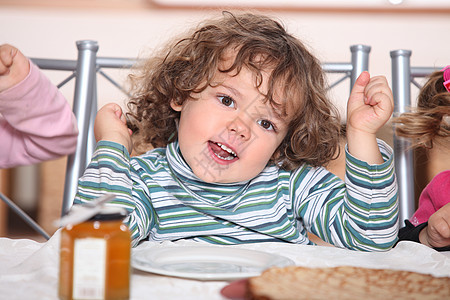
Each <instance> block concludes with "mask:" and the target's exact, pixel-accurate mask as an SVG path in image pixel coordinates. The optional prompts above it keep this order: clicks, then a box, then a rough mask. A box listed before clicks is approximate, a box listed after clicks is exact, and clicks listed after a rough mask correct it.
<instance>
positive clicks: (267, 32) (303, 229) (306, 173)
mask: <svg viewBox="0 0 450 300" xmlns="http://www.w3.org/2000/svg"><path fill="white" fill-rule="evenodd" d="M132 79H133V82H134V97H132V99H131V100H130V102H129V109H130V111H129V114H128V117H129V118H128V120H129V122H128V124H129V126H128V127H127V122H126V117H125V115H124V113H123V112H122V110H121V109H120V107H119V106H118V105H116V104H107V105H106V106H104V107H103V108H102V109H100V110H99V112H98V114H97V118H96V121H95V136H96V139H97V140H98V145H97V148H96V151H95V153H94V155H93V158H92V161H91V163H90V165H89V166H88V168H87V170H86V172H85V173H84V175H83V176H82V178H80V180H79V186H78V192H77V196H76V199H75V203H76V204H79V203H84V202H88V201H91V200H92V199H94V198H95V197H98V196H100V195H102V194H104V193H113V194H115V195H116V199H115V201H113V202H111V203H110V204H109V205H116V206H121V207H125V208H126V209H127V210H128V211H129V216H128V218H127V220H125V222H126V223H127V224H128V226H129V228H130V230H131V233H132V238H133V245H137V244H138V242H139V241H141V240H144V239H145V240H151V241H164V240H172V241H175V240H180V239H191V240H195V241H203V242H209V243H217V244H238V243H253V242H276V241H278V242H289V243H298V244H313V243H312V242H311V241H309V239H308V237H307V231H308V232H312V233H314V234H316V235H317V236H319V237H320V238H321V239H322V240H324V241H326V242H328V243H331V244H333V245H336V246H338V247H346V248H349V249H356V250H365V251H373V250H386V249H389V248H391V247H392V246H393V245H394V244H395V242H396V240H397V233H398V226H397V222H398V207H397V185H396V180H395V175H394V166H393V158H392V151H391V150H390V148H389V147H388V146H387V145H386V144H385V143H383V142H382V141H378V142H377V140H376V137H375V135H376V132H377V130H378V129H379V128H380V127H381V126H382V125H383V124H384V123H385V122H386V121H387V120H388V119H389V118H390V116H391V113H392V110H393V97H392V93H391V90H390V89H389V86H388V84H387V81H386V79H385V78H384V77H373V78H370V75H369V74H368V73H367V72H364V73H362V74H361V76H360V77H359V78H358V80H357V81H356V84H355V87H354V88H353V91H352V94H351V96H350V99H349V102H348V119H347V134H348V147H347V180H346V182H343V181H342V180H340V179H339V178H338V177H337V176H335V175H333V174H331V173H330V172H328V171H327V170H326V169H325V168H324V167H323V166H324V165H326V164H327V163H328V162H329V161H330V160H331V159H332V158H333V157H334V156H335V154H336V153H337V149H338V143H339V131H340V120H339V117H338V116H337V113H336V109H335V108H334V107H333V105H332V104H331V103H330V101H329V100H328V99H327V97H326V84H325V79H324V72H323V70H322V68H321V65H320V63H319V62H318V60H317V59H316V58H315V57H314V56H313V55H312V54H311V53H310V52H309V51H308V50H307V49H306V47H305V46H304V45H303V44H302V43H301V42H300V41H299V40H298V39H296V38H295V37H294V36H292V35H291V34H289V33H287V32H286V31H285V29H284V28H283V27H282V25H281V24H280V23H279V22H277V21H275V20H272V19H270V18H268V17H265V16H261V15H256V14H245V13H244V14H238V15H233V14H230V13H224V14H223V16H222V17H221V18H218V19H212V20H209V21H206V22H204V23H203V24H201V25H200V26H199V27H198V28H197V29H196V30H194V31H193V32H191V33H189V34H187V35H186V36H184V37H181V38H180V39H178V40H175V41H174V42H173V43H171V44H169V46H168V48H166V49H165V52H164V51H163V54H162V55H161V56H158V57H155V58H153V59H150V60H148V62H147V63H146V64H145V66H144V67H143V69H142V71H141V72H140V73H138V74H136V75H134V76H133V77H132ZM129 128H130V129H132V130H133V137H134V136H135V137H136V138H137V139H138V143H137V144H136V145H137V146H138V147H137V148H138V149H139V148H140V149H142V148H145V147H147V146H148V145H152V146H154V147H159V148H156V149H154V150H151V151H149V152H147V153H145V154H143V155H140V156H135V157H130V153H131V151H132V148H133V143H132V140H131V131H130V129H129Z"/></svg>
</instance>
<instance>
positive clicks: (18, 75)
mask: <svg viewBox="0 0 450 300" xmlns="http://www.w3.org/2000/svg"><path fill="white" fill-rule="evenodd" d="M77 136H78V128H77V124H76V120H75V116H74V115H73V113H72V109H71V108H70V105H69V104H68V103H67V101H66V99H65V98H64V96H63V95H62V94H61V93H60V92H59V90H58V89H57V88H56V87H55V86H54V85H52V84H50V81H49V80H48V79H47V78H46V77H45V76H44V74H43V73H42V72H41V71H40V70H39V69H38V67H36V66H35V65H34V64H32V63H31V62H30V61H29V60H28V59H27V58H26V57H25V56H24V55H23V54H22V53H21V52H20V51H19V50H18V49H16V48H15V47H13V46H11V45H7V44H4V45H0V140H1V142H2V146H1V147H0V168H1V169H3V168H10V167H14V166H19V165H27V164H33V163H37V162H41V161H44V160H50V159H54V158H57V157H60V156H63V155H67V154H70V153H73V152H74V151H75V147H76V144H77Z"/></svg>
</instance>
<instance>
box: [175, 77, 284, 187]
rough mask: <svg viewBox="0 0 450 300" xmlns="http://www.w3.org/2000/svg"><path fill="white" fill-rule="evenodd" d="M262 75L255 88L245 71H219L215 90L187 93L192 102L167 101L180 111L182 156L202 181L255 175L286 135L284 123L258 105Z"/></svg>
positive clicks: (264, 105)
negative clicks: (233, 73)
mask: <svg viewBox="0 0 450 300" xmlns="http://www.w3.org/2000/svg"><path fill="white" fill-rule="evenodd" d="M267 76H268V75H267V74H264V75H263V77H264V78H263V84H262V85H261V86H260V87H259V90H258V89H257V88H256V87H255V80H254V75H253V73H252V72H250V71H249V70H248V69H246V68H243V69H242V70H241V72H240V73H239V74H238V75H236V76H231V75H230V74H226V73H225V74H224V73H219V72H218V73H217V75H216V78H215V80H214V81H215V82H214V87H211V86H208V87H207V88H206V89H205V90H204V91H203V92H201V93H199V94H193V95H192V96H193V97H194V98H196V100H187V101H185V102H184V104H183V105H177V104H174V103H172V108H173V109H175V110H176V111H180V112H181V116H180V122H179V129H178V140H179V143H180V149H181V153H182V155H183V157H184V159H185V160H186V162H187V163H188V164H189V166H190V167H191V168H192V170H193V172H194V174H195V175H197V177H199V178H200V179H202V180H203V181H206V182H219V183H232V182H239V181H246V180H249V179H251V178H253V177H255V176H256V175H258V174H259V173H260V172H261V171H262V170H263V169H264V167H265V166H266V165H267V163H268V161H269V160H270V158H271V157H272V155H273V154H274V152H275V150H276V149H277V147H278V146H279V145H280V143H281V142H282V140H283V139H284V137H285V136H286V133H287V129H288V128H287V124H288V120H283V119H280V118H279V117H277V115H276V114H275V112H274V111H273V109H272V107H271V105H270V104H269V102H268V101H267V102H266V103H264V102H263V100H264V96H263V95H262V94H261V92H263V93H265V92H266V91H267V81H266V80H267ZM260 91H261V92H260Z"/></svg>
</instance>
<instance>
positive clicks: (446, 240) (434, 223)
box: [419, 203, 450, 248]
mask: <svg viewBox="0 0 450 300" xmlns="http://www.w3.org/2000/svg"><path fill="white" fill-rule="evenodd" d="M419 241H420V242H421V243H422V244H424V245H427V246H429V247H433V248H441V247H449V246H450V203H447V204H446V205H444V206H443V207H441V208H440V209H439V210H438V211H436V212H435V213H434V214H432V215H431V217H430V218H429V219H428V225H427V226H426V227H425V228H424V229H422V230H421V231H420V234H419Z"/></svg>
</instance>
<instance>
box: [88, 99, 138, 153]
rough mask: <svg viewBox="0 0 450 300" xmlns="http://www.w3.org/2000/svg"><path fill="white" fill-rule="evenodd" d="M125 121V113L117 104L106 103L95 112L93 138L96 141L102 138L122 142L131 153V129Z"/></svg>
mask: <svg viewBox="0 0 450 300" xmlns="http://www.w3.org/2000/svg"><path fill="white" fill-rule="evenodd" d="M126 123H127V122H126V119H125V115H124V114H123V112H122V108H121V107H120V106H119V105H117V104H115V103H109V104H106V105H105V106H103V107H102V108H101V109H100V110H99V111H98V112H97V116H96V118H95V125H94V134H95V139H96V140H97V142H98V141H100V140H103V141H111V142H116V143H119V144H122V145H124V146H125V147H126V148H127V150H128V152H129V153H131V151H132V150H133V143H132V141H131V134H132V131H131V129H129V128H128V127H127V125H126Z"/></svg>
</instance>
